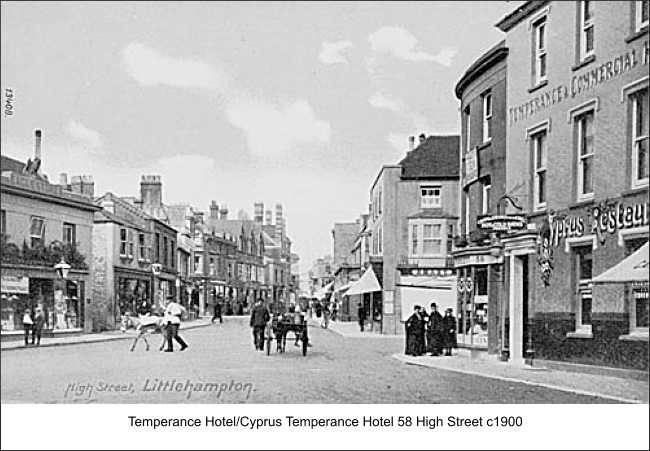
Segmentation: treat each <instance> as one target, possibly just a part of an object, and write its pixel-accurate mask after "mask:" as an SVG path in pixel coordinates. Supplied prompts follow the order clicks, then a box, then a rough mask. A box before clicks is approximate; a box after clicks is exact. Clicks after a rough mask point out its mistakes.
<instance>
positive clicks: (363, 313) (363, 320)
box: [357, 304, 366, 332]
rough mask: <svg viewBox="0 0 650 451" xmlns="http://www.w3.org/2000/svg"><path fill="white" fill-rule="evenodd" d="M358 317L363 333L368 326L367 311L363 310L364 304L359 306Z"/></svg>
mask: <svg viewBox="0 0 650 451" xmlns="http://www.w3.org/2000/svg"><path fill="white" fill-rule="evenodd" d="M357 316H358V317H359V329H361V332H363V330H364V328H365V325H366V309H365V308H363V304H359V310H357Z"/></svg>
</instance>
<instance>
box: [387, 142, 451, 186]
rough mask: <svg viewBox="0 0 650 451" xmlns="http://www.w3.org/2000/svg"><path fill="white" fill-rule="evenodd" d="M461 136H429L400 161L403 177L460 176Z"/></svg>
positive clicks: (441, 177)
mask: <svg viewBox="0 0 650 451" xmlns="http://www.w3.org/2000/svg"><path fill="white" fill-rule="evenodd" d="M459 159H460V136H458V135H448V136H433V135H432V136H429V137H428V138H426V140H425V141H424V142H423V143H422V144H420V145H419V146H417V147H416V148H415V149H413V150H412V151H410V152H409V153H407V154H406V157H404V158H403V159H402V161H400V162H399V165H400V166H402V179H407V180H408V179H411V180H421V179H444V178H458V176H459V175H458V173H459V168H458V166H459Z"/></svg>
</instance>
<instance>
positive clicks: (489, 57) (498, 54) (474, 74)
mask: <svg viewBox="0 0 650 451" xmlns="http://www.w3.org/2000/svg"><path fill="white" fill-rule="evenodd" d="M506 56H508V48H507V47H506V41H505V40H503V41H501V42H499V43H498V44H496V45H495V46H494V47H492V48H491V49H490V50H488V51H487V52H485V53H484V54H483V55H481V56H480V57H479V58H478V59H477V60H476V61H474V63H473V64H472V65H471V66H469V68H468V69H467V70H466V71H465V73H464V74H463V76H462V77H461V78H460V80H458V83H456V88H455V89H454V92H455V93H456V98H457V99H459V100H460V99H461V98H462V96H463V91H464V90H465V88H467V86H468V85H469V84H470V83H471V82H472V81H474V80H476V79H477V78H478V77H480V76H481V75H482V74H483V73H484V72H485V71H486V70H487V69H488V68H490V67H492V66H493V65H495V64H497V63H498V62H500V61H502V60H503V59H504V58H505V57H506Z"/></svg>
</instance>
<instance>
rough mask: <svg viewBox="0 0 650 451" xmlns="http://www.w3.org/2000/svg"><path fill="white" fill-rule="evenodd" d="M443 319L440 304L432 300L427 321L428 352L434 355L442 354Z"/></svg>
mask: <svg viewBox="0 0 650 451" xmlns="http://www.w3.org/2000/svg"><path fill="white" fill-rule="evenodd" d="M442 319H443V318H442V315H441V314H440V312H438V306H437V305H436V303H435V302H432V303H431V313H429V320H428V323H427V326H428V330H427V352H429V353H431V355H433V356H438V355H440V354H442V332H443V325H442Z"/></svg>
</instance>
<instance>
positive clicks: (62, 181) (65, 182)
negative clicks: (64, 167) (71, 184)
mask: <svg viewBox="0 0 650 451" xmlns="http://www.w3.org/2000/svg"><path fill="white" fill-rule="evenodd" d="M59 185H63V186H67V185H68V174H66V173H65V172H62V173H61V174H59Z"/></svg>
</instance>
